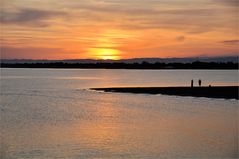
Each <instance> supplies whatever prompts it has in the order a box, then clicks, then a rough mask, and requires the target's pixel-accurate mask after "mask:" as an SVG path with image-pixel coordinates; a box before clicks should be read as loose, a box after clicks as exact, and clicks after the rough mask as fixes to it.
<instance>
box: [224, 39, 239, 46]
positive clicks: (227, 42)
mask: <svg viewBox="0 0 239 159" xmlns="http://www.w3.org/2000/svg"><path fill="white" fill-rule="evenodd" d="M221 43H224V44H232V45H239V40H225V41H221Z"/></svg>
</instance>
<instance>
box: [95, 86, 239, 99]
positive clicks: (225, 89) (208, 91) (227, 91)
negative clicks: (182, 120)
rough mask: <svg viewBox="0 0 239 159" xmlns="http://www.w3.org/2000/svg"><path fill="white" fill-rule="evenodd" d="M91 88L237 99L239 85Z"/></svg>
mask: <svg viewBox="0 0 239 159" xmlns="http://www.w3.org/2000/svg"><path fill="white" fill-rule="evenodd" d="M91 90H96V91H104V92H119V93H137V94H163V95H178V96H191V97H208V98H224V99H237V100H238V98H239V97H238V90H239V86H212V87H114V88H91Z"/></svg>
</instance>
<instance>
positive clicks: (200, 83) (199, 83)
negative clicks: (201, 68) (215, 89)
mask: <svg viewBox="0 0 239 159" xmlns="http://www.w3.org/2000/svg"><path fill="white" fill-rule="evenodd" d="M198 85H199V87H201V85H202V81H201V79H199V80H198Z"/></svg>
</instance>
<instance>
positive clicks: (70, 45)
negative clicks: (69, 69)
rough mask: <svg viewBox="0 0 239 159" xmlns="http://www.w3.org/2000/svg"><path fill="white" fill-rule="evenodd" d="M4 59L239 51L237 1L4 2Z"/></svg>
mask: <svg viewBox="0 0 239 159" xmlns="http://www.w3.org/2000/svg"><path fill="white" fill-rule="evenodd" d="M0 3H1V4H0V7H1V8H0V9H1V13H0V14H1V58H2V59H10V58H14V59H83V58H92V59H125V58H140V57H162V58H164V57H194V56H224V55H238V52H239V51H238V44H239V38H238V35H239V34H238V24H239V21H238V13H239V9H238V5H239V1H238V0H197V1H196V0H0Z"/></svg>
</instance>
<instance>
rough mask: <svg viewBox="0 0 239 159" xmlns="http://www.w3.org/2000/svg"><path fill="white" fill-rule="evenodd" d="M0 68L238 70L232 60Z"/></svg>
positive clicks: (32, 64)
mask: <svg viewBox="0 0 239 159" xmlns="http://www.w3.org/2000/svg"><path fill="white" fill-rule="evenodd" d="M0 67H1V68H59V69H77V68H79V69H212V70H217V69H225V70H238V68H239V65H238V63H233V62H199V61H196V62H192V63H159V62H156V63H148V62H142V63H119V62H115V63H104V62H100V63H64V62H55V63H0Z"/></svg>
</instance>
